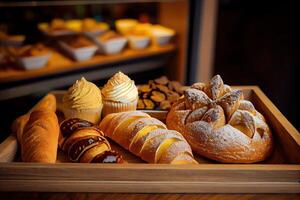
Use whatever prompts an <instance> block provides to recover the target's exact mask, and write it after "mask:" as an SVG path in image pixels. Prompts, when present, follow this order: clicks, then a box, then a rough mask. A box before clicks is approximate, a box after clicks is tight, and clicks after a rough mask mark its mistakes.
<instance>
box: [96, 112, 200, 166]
mask: <svg viewBox="0 0 300 200" xmlns="http://www.w3.org/2000/svg"><path fill="white" fill-rule="evenodd" d="M100 130H102V131H103V132H104V133H105V135H106V136H108V137H110V138H111V139H112V140H114V141H115V142H117V143H118V144H120V145H121V146H122V147H124V148H125V149H127V150H129V151H130V152H132V153H133V154H135V155H136V156H139V157H140V158H142V159H143V160H145V161H147V162H149V163H170V164H191V163H197V162H196V161H195V160H194V158H193V154H192V150H191V147H190V146H189V144H188V143H187V142H186V140H185V139H184V138H183V136H182V135H181V134H180V133H178V132H177V131H173V130H167V129H166V126H165V124H163V123H162V122H161V121H159V120H157V119H155V118H152V117H150V116H149V115H148V114H146V113H143V112H139V111H129V112H121V113H113V114H109V115H107V116H106V117H105V118H104V119H103V120H102V122H101V123H100Z"/></svg>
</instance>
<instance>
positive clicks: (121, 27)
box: [115, 19, 138, 35]
mask: <svg viewBox="0 0 300 200" xmlns="http://www.w3.org/2000/svg"><path fill="white" fill-rule="evenodd" d="M137 24H138V21H137V20H136V19H118V20H116V21H115V25H116V29H117V31H118V32H119V33H121V34H123V35H126V34H128V33H129V32H130V31H131V30H132V29H133V28H134V27H135V26H136V25H137Z"/></svg>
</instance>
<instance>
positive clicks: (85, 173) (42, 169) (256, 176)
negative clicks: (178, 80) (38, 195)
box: [0, 86, 300, 193]
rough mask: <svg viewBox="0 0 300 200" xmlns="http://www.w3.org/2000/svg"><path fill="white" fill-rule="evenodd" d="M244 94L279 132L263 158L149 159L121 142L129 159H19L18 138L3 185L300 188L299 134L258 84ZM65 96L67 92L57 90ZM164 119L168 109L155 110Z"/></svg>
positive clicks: (5, 154)
mask: <svg viewBox="0 0 300 200" xmlns="http://www.w3.org/2000/svg"><path fill="white" fill-rule="evenodd" d="M239 88H241V89H242V90H243V92H244V95H245V98H246V99H250V100H251V101H252V102H253V104H254V105H255V107H256V108H257V109H258V110H259V111H260V112H261V113H262V114H263V115H264V116H265V117H266V119H267V121H268V124H269V125H270V127H271V129H272V131H273V134H274V137H275V142H276V145H275V150H274V152H273V154H272V156H271V157H270V158H269V159H268V160H266V161H264V162H261V163H258V164H218V163H216V162H212V161H209V160H207V159H204V158H201V157H200V156H196V159H197V160H198V161H199V162H200V164H199V165H166V164H146V163H143V161H141V160H140V159H139V158H137V157H135V156H133V155H132V154H131V153H129V152H127V151H126V150H124V149H122V148H121V147H120V146H118V145H117V144H113V148H115V149H116V150H118V151H119V152H120V153H121V154H122V155H123V156H124V158H125V160H127V162H129V164H85V163H61V162H65V160H64V155H63V154H62V153H61V152H58V161H57V163H56V164H37V163H23V162H16V161H17V160H18V153H17V147H18V145H17V141H16V139H15V137H14V136H9V137H8V138H7V139H6V140H5V141H4V142H3V143H2V144H1V145H0V161H1V162H2V163H0V191H48V192H49V191H50V192H75V191H76V192H126V193H128V192H129V193H153V192H154V193H166V192H167V193H299V192H300V165H299V163H300V135H299V132H298V131H297V130H296V129H295V128H294V127H293V126H292V125H291V124H290V123H289V122H288V121H287V119H286V118H285V117H284V116H283V115H282V114H281V113H280V111H279V110H278V109H277V108H276V107H275V106H274V105H273V104H272V102H271V101H270V100H269V99H268V98H267V97H266V96H265V95H264V94H263V92H262V91H261V90H260V89H259V88H258V87H256V86H242V87H239ZM53 93H54V94H55V95H56V97H57V101H58V106H60V104H59V102H60V101H61V96H62V92H53ZM148 113H149V114H151V115H152V116H154V117H157V118H159V119H161V120H164V119H165V116H166V112H159V111H150V112H148Z"/></svg>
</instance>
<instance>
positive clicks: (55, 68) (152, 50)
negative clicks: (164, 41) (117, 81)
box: [0, 44, 175, 84]
mask: <svg viewBox="0 0 300 200" xmlns="http://www.w3.org/2000/svg"><path fill="white" fill-rule="evenodd" d="M174 50H175V45H173V44H169V45H166V46H161V47H158V46H151V47H149V48H147V49H144V50H131V49H126V50H124V51H123V52H122V53H120V54H116V55H95V56H94V57H93V58H92V59H90V60H87V61H81V62H78V61H73V60H71V59H70V58H68V57H66V56H64V55H62V54H60V53H58V52H56V51H53V53H52V56H51V58H50V60H49V62H48V65H47V66H46V67H43V68H41V69H36V70H27V71H26V70H18V69H15V68H13V67H12V68H10V67H7V68H5V69H0V84H1V83H9V82H15V81H21V80H26V79H30V78H37V77H41V76H47V75H54V74H60V73H64V72H71V71H76V70H81V69H89V68H93V67H95V66H102V65H108V64H112V65H115V64H118V63H119V62H122V61H129V60H133V59H140V58H145V57H149V56H154V55H160V54H165V53H170V52H172V51H174Z"/></svg>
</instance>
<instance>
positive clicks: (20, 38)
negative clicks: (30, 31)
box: [0, 31, 26, 46]
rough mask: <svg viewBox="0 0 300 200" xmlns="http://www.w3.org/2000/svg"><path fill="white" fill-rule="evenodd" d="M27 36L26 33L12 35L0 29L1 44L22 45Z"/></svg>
mask: <svg viewBox="0 0 300 200" xmlns="http://www.w3.org/2000/svg"><path fill="white" fill-rule="evenodd" d="M25 38H26V37H25V35H10V34H8V33H6V32H3V31H0V45H1V46H21V45H22V44H23V42H24V40H25Z"/></svg>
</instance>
